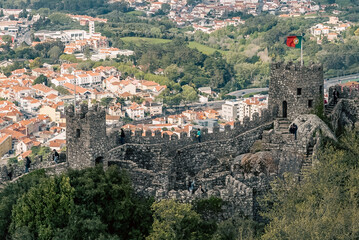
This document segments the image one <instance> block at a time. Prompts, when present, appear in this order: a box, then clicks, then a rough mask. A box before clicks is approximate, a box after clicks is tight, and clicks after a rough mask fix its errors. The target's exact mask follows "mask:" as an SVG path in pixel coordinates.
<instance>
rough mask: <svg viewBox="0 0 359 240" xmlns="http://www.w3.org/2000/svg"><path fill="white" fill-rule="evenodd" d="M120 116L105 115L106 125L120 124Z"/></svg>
mask: <svg viewBox="0 0 359 240" xmlns="http://www.w3.org/2000/svg"><path fill="white" fill-rule="evenodd" d="M120 119H121V116H112V115H106V124H107V125H113V124H118V123H119V122H120Z"/></svg>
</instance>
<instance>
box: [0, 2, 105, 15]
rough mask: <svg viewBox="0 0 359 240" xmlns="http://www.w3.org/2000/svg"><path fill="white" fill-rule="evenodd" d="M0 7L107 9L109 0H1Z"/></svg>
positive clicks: (58, 9) (70, 9) (69, 9)
mask: <svg viewBox="0 0 359 240" xmlns="http://www.w3.org/2000/svg"><path fill="white" fill-rule="evenodd" d="M0 7H3V8H15V9H22V8H32V9H40V8H49V9H51V10H56V11H69V12H79V13H80V12H87V11H89V10H90V11H91V10H92V11H98V9H100V10H101V9H107V7H108V4H107V0H75V1H74V0H27V1H26V2H24V1H22V0H13V1H7V0H0Z"/></svg>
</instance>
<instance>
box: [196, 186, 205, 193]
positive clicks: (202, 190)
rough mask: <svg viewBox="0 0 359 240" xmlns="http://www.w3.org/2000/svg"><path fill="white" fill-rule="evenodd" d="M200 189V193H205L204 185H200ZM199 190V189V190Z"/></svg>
mask: <svg viewBox="0 0 359 240" xmlns="http://www.w3.org/2000/svg"><path fill="white" fill-rule="evenodd" d="M198 190H199V191H200V193H205V192H206V191H205V190H204V188H203V187H202V185H199V187H198ZM198 190H197V191H198Z"/></svg>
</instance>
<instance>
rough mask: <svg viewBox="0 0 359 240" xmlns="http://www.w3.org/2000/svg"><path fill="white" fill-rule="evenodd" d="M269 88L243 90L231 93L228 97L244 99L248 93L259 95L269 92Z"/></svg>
mask: <svg viewBox="0 0 359 240" xmlns="http://www.w3.org/2000/svg"><path fill="white" fill-rule="evenodd" d="M268 89H269V88H248V89H242V90H238V91H234V92H230V93H228V94H227V95H231V96H235V97H242V96H243V95H246V94H248V93H258V92H265V91H268Z"/></svg>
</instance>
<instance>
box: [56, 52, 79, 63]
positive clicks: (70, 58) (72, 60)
mask: <svg viewBox="0 0 359 240" xmlns="http://www.w3.org/2000/svg"><path fill="white" fill-rule="evenodd" d="M60 60H63V61H66V62H69V63H78V62H80V60H79V59H77V58H76V57H75V55H73V54H62V55H61V56H60Z"/></svg>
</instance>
